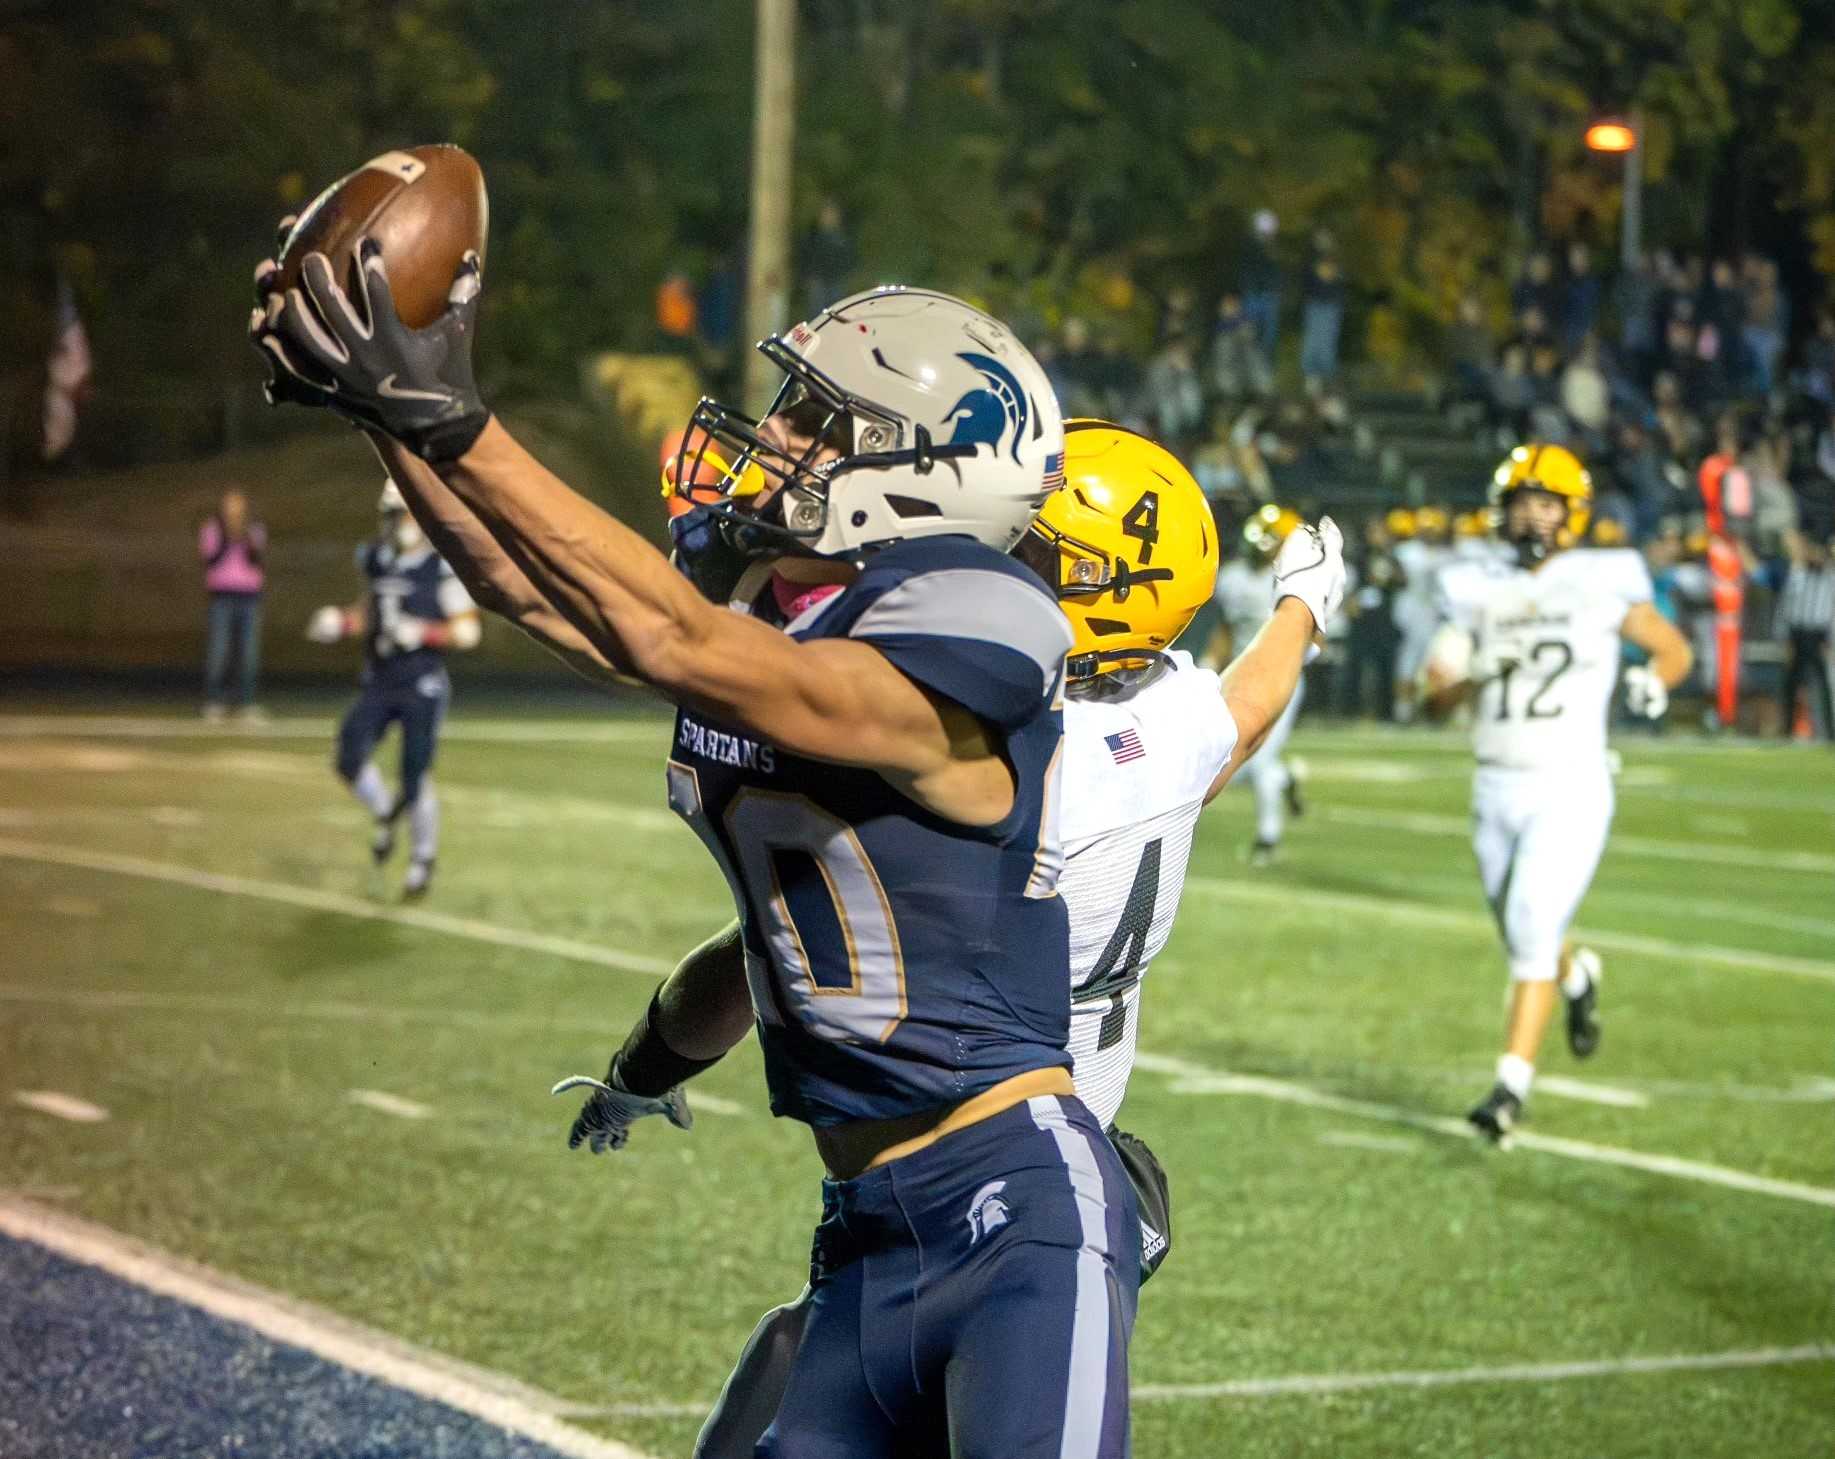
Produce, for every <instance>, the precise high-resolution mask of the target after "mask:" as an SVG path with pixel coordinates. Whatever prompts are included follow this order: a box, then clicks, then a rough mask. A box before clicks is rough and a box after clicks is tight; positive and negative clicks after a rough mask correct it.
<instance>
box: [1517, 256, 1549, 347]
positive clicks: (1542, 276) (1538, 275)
mask: <svg viewBox="0 0 1835 1459" xmlns="http://www.w3.org/2000/svg"><path fill="white" fill-rule="evenodd" d="M1560 306H1561V297H1560V290H1559V289H1558V288H1557V287H1556V285H1555V261H1554V259H1553V258H1551V257H1550V256H1549V254H1548V252H1547V250H1546V249H1541V248H1538V249H1536V250H1535V251H1534V252H1532V253H1531V254H1530V255H1529V257H1528V258H1526V259H1524V260H1523V268H1522V271H1521V272H1520V273H1518V274H1517V276H1516V282H1515V283H1514V284H1512V285H1511V286H1510V312H1511V313H1512V314H1513V315H1515V316H1516V320H1517V324H1518V327H1519V328H1522V329H1523V332H1524V333H1525V334H1534V333H1537V332H1538V331H1534V330H1530V329H1529V328H1528V327H1527V326H1526V325H1524V323H1523V317H1524V316H1525V315H1526V314H1528V313H1529V312H1530V311H1531V310H1534V311H1535V313H1536V314H1537V315H1538V316H1539V317H1540V319H1541V331H1546V330H1547V329H1548V327H1549V321H1551V320H1553V319H1556V318H1558V317H1559V316H1560Z"/></svg>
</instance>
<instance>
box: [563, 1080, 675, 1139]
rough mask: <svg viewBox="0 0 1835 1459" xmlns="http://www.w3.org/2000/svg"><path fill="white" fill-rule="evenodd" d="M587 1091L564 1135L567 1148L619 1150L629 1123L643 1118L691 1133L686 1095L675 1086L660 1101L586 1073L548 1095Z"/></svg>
mask: <svg viewBox="0 0 1835 1459" xmlns="http://www.w3.org/2000/svg"><path fill="white" fill-rule="evenodd" d="M582 1088H584V1089H590V1090H592V1091H593V1093H592V1096H591V1097H590V1098H589V1099H588V1100H587V1101H586V1103H585V1104H584V1105H583V1106H582V1107H581V1109H580V1113H579V1116H578V1117H577V1118H576V1119H575V1120H574V1122H573V1128H572V1129H571V1130H569V1131H568V1132H567V1148H568V1149H569V1150H578V1149H579V1148H580V1146H581V1145H585V1146H586V1147H587V1148H588V1149H590V1150H591V1151H592V1152H593V1154H595V1155H600V1154H603V1153H604V1152H605V1151H607V1150H622V1149H624V1142H625V1141H626V1140H628V1139H629V1138H630V1133H631V1122H632V1121H633V1120H640V1119H642V1118H643V1117H644V1116H645V1115H662V1116H663V1117H664V1118H665V1119H667V1120H668V1121H669V1123H670V1124H672V1125H674V1126H675V1127H676V1128H677V1129H678V1130H692V1129H693V1128H694V1116H693V1115H692V1114H690V1113H689V1110H688V1096H687V1094H686V1093H684V1092H683V1090H682V1086H681V1085H679V1084H678V1085H676V1087H675V1088H674V1089H671V1090H670V1091H669V1092H668V1093H667V1094H665V1095H664V1096H663V1097H662V1098H661V1099H649V1098H646V1097H645V1096H643V1095H641V1094H630V1093H628V1092H626V1091H625V1090H622V1089H620V1088H618V1087H617V1086H616V1085H614V1084H607V1083H606V1082H605V1081H604V1080H602V1079H594V1078H593V1077H592V1076H590V1075H587V1074H570V1075H568V1076H567V1078H565V1079H563V1080H562V1081H561V1082H560V1083H559V1084H557V1085H555V1086H554V1088H553V1089H550V1090H549V1091H548V1092H549V1093H550V1094H565V1093H566V1092H567V1091H568V1090H570V1089H582Z"/></svg>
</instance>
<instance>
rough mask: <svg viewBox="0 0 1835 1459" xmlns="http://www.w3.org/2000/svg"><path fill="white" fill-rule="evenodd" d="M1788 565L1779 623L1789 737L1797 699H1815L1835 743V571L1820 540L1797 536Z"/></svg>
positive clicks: (1818, 719)
mask: <svg viewBox="0 0 1835 1459" xmlns="http://www.w3.org/2000/svg"><path fill="white" fill-rule="evenodd" d="M1788 551H1789V562H1788V566H1787V567H1786V568H1785V570H1784V574H1783V586H1782V587H1781V588H1780V589H1779V592H1778V617H1779V621H1780V622H1781V624H1782V625H1783V628H1784V631H1785V635H1786V640H1787V644H1788V649H1789V655H1790V658H1789V663H1788V664H1787V666H1786V668H1785V671H1784V690H1783V708H1784V733H1785V735H1787V736H1788V735H1789V734H1791V732H1792V726H1793V725H1794V724H1795V722H1796V717H1797V696H1798V694H1799V693H1800V692H1803V691H1807V692H1808V693H1809V695H1810V705H1811V713H1812V715H1813V716H1814V723H1815V725H1816V726H1817V727H1818V728H1819V729H1820V731H1821V734H1822V737H1823V738H1824V739H1825V740H1828V739H1835V706H1831V704H1830V702H1829V634H1830V630H1831V629H1832V628H1835V567H1832V566H1831V565H1830V562H1829V548H1828V544H1827V543H1826V542H1823V541H1821V540H1819V539H1810V538H1806V537H1803V536H1802V535H1800V534H1799V533H1796V532H1792V533H1791V534H1790V537H1789V541H1788Z"/></svg>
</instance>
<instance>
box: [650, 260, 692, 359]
mask: <svg viewBox="0 0 1835 1459" xmlns="http://www.w3.org/2000/svg"><path fill="white" fill-rule="evenodd" d="M697 318H698V314H697V310H696V307H695V296H694V285H693V284H692V283H690V282H689V279H688V275H687V274H685V273H682V272H680V271H679V270H678V271H676V272H674V273H670V274H667V275H665V276H664V278H663V280H662V282H661V283H659V284H658V285H657V286H656V332H657V333H658V334H659V335H660V336H661V337H662V338H661V343H662V345H663V347H664V348H665V349H681V348H686V347H688V346H691V345H692V344H693V343H694V338H695V327H696V320H697Z"/></svg>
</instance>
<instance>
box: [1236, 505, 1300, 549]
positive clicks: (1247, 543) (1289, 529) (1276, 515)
mask: <svg viewBox="0 0 1835 1459" xmlns="http://www.w3.org/2000/svg"><path fill="white" fill-rule="evenodd" d="M1299 525H1300V514H1299V513H1298V512H1296V511H1294V510H1293V508H1291V507H1277V506H1276V505H1275V504H1274V503H1273V502H1269V503H1268V504H1267V505H1266V506H1264V507H1262V508H1261V509H1260V510H1258V511H1257V512H1256V513H1255V515H1254V516H1252V517H1250V518H1249V520H1248V521H1246V522H1244V523H1243V524H1242V545H1243V546H1244V547H1246V548H1247V549H1248V550H1249V552H1250V553H1251V554H1252V555H1254V556H1256V557H1260V558H1262V559H1264V560H1265V561H1268V562H1272V561H1274V554H1275V553H1277V552H1279V551H1280V550H1281V544H1282V543H1283V542H1285V541H1286V540H1287V539H1288V538H1289V537H1291V536H1292V535H1293V533H1294V529H1295V528H1296V527H1298V526H1299Z"/></svg>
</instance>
